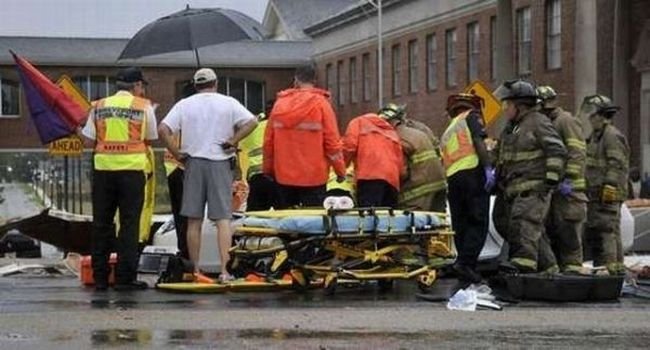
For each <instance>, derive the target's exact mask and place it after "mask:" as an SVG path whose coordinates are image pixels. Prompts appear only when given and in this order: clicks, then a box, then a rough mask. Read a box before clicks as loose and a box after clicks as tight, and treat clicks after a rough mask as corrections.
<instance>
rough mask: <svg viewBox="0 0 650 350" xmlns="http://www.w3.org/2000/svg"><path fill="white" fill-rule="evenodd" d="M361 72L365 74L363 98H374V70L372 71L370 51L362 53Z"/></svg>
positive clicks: (362, 87)
mask: <svg viewBox="0 0 650 350" xmlns="http://www.w3.org/2000/svg"><path fill="white" fill-rule="evenodd" d="M361 74H362V75H363V82H362V86H361V89H362V98H363V100H364V101H370V100H371V99H372V81H371V79H372V72H371V71H370V53H369V52H366V53H364V54H363V55H361Z"/></svg>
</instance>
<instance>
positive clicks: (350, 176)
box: [327, 164, 354, 197]
mask: <svg viewBox="0 0 650 350" xmlns="http://www.w3.org/2000/svg"><path fill="white" fill-rule="evenodd" d="M336 177H337V176H336V173H335V172H334V170H333V169H331V168H330V175H329V178H328V179H327V191H331V190H343V191H347V192H349V193H350V195H351V196H352V197H354V167H353V166H352V164H350V166H349V167H348V168H347V169H346V170H345V181H343V182H341V183H339V182H337V181H336Z"/></svg>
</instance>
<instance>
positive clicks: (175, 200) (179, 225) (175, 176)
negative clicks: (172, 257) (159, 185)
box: [167, 168, 190, 259]
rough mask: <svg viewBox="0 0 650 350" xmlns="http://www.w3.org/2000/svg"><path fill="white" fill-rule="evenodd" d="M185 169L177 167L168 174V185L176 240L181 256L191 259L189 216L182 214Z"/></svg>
mask: <svg viewBox="0 0 650 350" xmlns="http://www.w3.org/2000/svg"><path fill="white" fill-rule="evenodd" d="M184 175H185V170H183V169H181V168H176V169H174V171H172V172H171V173H170V174H169V175H168V176H167V187H168V188H169V201H170V204H171V206H172V215H174V227H175V228H176V240H177V244H176V245H177V246H178V250H179V251H180V252H181V256H182V257H184V258H185V259H189V258H190V256H189V252H188V250H187V218H186V217H185V216H183V215H181V204H182V203H183V176H184Z"/></svg>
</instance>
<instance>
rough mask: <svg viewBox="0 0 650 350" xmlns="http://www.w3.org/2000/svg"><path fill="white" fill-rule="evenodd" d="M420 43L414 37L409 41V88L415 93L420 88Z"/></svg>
mask: <svg viewBox="0 0 650 350" xmlns="http://www.w3.org/2000/svg"><path fill="white" fill-rule="evenodd" d="M418 63H419V45H418V40H417V39H413V40H409V42H408V64H409V71H408V76H409V88H408V91H409V93H410V94H415V93H417V92H418V90H419V85H420V84H419V79H418V78H419V76H418V69H419V65H418Z"/></svg>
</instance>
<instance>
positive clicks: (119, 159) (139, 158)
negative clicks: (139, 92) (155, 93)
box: [93, 94, 150, 171]
mask: <svg viewBox="0 0 650 350" xmlns="http://www.w3.org/2000/svg"><path fill="white" fill-rule="evenodd" d="M149 103H150V102H149V100H146V99H144V98H140V97H135V96H133V95H130V94H117V95H113V96H110V97H107V98H104V99H101V100H99V101H96V102H95V103H94V104H93V105H94V107H95V111H94V118H95V130H96V136H97V144H96V146H95V169H96V170H109V171H118V170H145V168H146V166H147V146H146V144H145V142H144V136H145V130H146V117H145V110H146V108H147V106H149Z"/></svg>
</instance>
